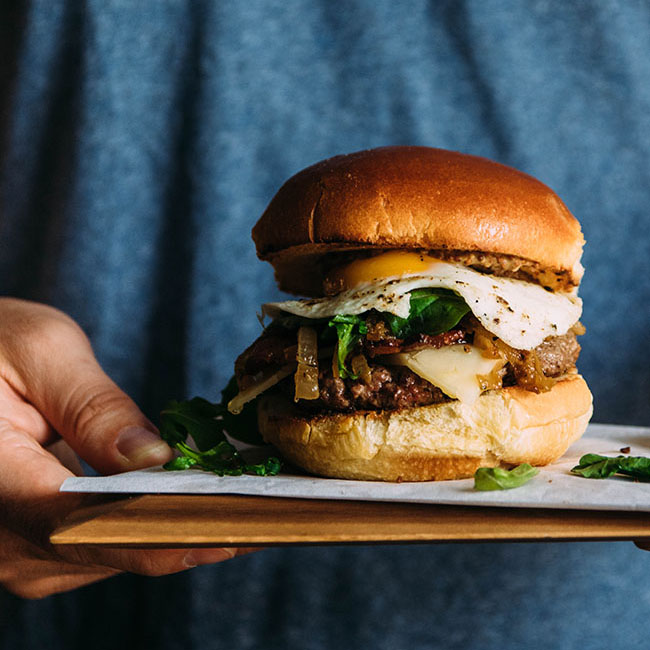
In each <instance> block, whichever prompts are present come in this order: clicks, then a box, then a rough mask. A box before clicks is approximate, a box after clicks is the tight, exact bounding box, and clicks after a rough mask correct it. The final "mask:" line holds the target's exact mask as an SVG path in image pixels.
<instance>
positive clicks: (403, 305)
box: [262, 254, 582, 350]
mask: <svg viewBox="0 0 650 650" xmlns="http://www.w3.org/2000/svg"><path fill="white" fill-rule="evenodd" d="M387 255H388V254H387ZM393 255H394V254H393ZM382 257H383V256H378V257H377V260H379V261H375V262H373V264H374V267H372V265H370V266H369V263H367V264H366V267H365V268H364V267H363V266H362V267H360V268H359V269H357V270H356V271H355V270H354V269H352V270H350V269H349V268H348V267H346V268H348V272H347V274H346V273H345V270H344V275H345V277H344V278H343V279H344V280H345V281H346V282H351V283H355V282H356V281H360V280H361V279H365V280H367V279H368V278H369V277H371V278H374V276H375V275H376V274H377V273H378V272H379V271H381V272H384V271H386V270H388V269H390V268H391V267H392V268H394V266H395V263H397V260H395V259H393V260H391V264H387V265H385V266H384V267H383V268H378V265H380V264H381V258H382ZM416 257H417V258H418V261H417V262H416V263H413V264H412V265H411V266H412V268H413V270H412V272H410V273H409V272H407V273H404V274H401V275H399V276H394V277H385V278H381V279H378V278H377V279H373V281H372V282H368V281H365V282H362V283H361V284H356V286H353V287H352V288H350V289H347V290H345V291H342V292H341V293H339V294H337V295H335V296H332V297H328V298H315V299H312V300H287V301H284V302H273V303H267V304H265V305H263V306H262V313H263V314H264V315H267V316H270V317H271V318H276V317H277V316H279V315H281V314H282V313H289V314H294V315H296V316H302V317H304V318H331V317H332V316H335V315H336V314H348V315H354V314H362V313H364V312H366V311H369V310H371V309H376V310H377V311H380V312H389V313H391V314H395V315H396V316H401V317H402V318H406V317H407V316H408V314H409V309H410V301H411V298H410V295H409V292H410V291H413V290H414V289H422V288H429V287H430V288H440V289H450V290H451V291H453V292H454V293H456V294H458V295H460V296H462V298H463V299H464V300H465V302H466V303H467V305H468V306H469V308H470V309H471V311H472V313H473V314H474V315H475V316H476V318H478V320H479V321H480V322H481V324H482V325H483V327H485V329H486V330H488V332H491V333H492V334H494V335H495V336H497V337H499V338H500V339H501V340H502V341H504V342H505V343H507V344H508V345H510V346H511V347H513V348H516V349H518V350H532V349H533V348H535V347H537V346H538V345H539V344H540V343H541V342H542V341H543V340H544V339H545V338H547V337H548V336H560V335H562V334H566V332H567V331H568V330H569V328H570V327H572V326H573V325H574V324H575V323H576V322H577V321H578V319H579V318H580V314H581V313H582V301H581V300H580V298H578V297H577V296H576V295H574V294H570V293H560V292H556V293H553V292H551V291H547V290H546V289H544V288H543V287H541V286H539V285H537V284H533V283H531V282H524V281H523V280H514V279H512V278H503V277H497V276H494V275H487V274H485V273H479V272H478V271H474V270H473V269H470V268H468V267H466V266H463V265H462V264H453V263H448V262H442V261H439V260H435V259H434V258H427V257H426V256H425V257H424V260H426V261H427V262H428V266H427V269H426V270H423V269H422V268H421V266H420V263H421V261H420V259H419V256H417V255H416ZM370 259H371V260H372V259H374V258H370ZM364 262H366V261H365V260H364Z"/></svg>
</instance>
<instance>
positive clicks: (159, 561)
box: [57, 546, 238, 576]
mask: <svg viewBox="0 0 650 650" xmlns="http://www.w3.org/2000/svg"><path fill="white" fill-rule="evenodd" d="M57 553H58V554H59V555H60V556H61V557H62V558H63V559H64V560H65V561H66V562H68V563H78V564H81V565H86V566H89V565H94V566H102V567H110V568H113V569H118V570H120V571H128V572H129V573H137V574H138V575H143V576H163V575H168V574H170V573H178V572H179V571H185V570H186V569H191V568H194V567H197V566H203V565H206V564H215V563H217V562H223V561H224V560H230V559H232V558H233V557H235V556H236V555H238V549H235V548H195V549H111V548H101V547H92V546H66V547H59V548H57Z"/></svg>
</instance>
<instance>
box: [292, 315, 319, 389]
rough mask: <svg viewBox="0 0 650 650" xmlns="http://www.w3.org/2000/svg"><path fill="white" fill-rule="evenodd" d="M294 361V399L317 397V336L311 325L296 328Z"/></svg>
mask: <svg viewBox="0 0 650 650" xmlns="http://www.w3.org/2000/svg"><path fill="white" fill-rule="evenodd" d="M296 361H297V362H298V367H297V368H296V374H295V376H294V380H295V385H296V390H295V393H294V400H295V401H296V402H297V401H298V400H299V399H318V396H319V394H320V393H319V390H318V338H317V336H316V330H315V329H314V328H313V327H301V328H299V329H298V351H297V352H296Z"/></svg>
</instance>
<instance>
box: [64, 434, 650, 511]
mask: <svg viewBox="0 0 650 650" xmlns="http://www.w3.org/2000/svg"><path fill="white" fill-rule="evenodd" d="M624 447H630V448H631V451H630V455H633V456H650V428H642V427H624V426H616V425H606V424H590V425H589V428H588V429H587V432H586V433H585V435H584V436H583V437H582V438H581V439H580V440H579V441H578V442H576V443H575V444H574V445H573V446H572V447H571V448H570V449H569V450H568V451H567V453H566V454H565V455H564V456H563V457H562V458H561V459H560V460H559V461H557V462H556V463H554V464H552V465H549V466H548V467H544V468H541V471H540V473H539V475H538V476H536V477H535V478H534V479H532V480H531V481H530V482H529V483H527V484H526V485H524V486H522V487H519V488H516V489H512V490H500V491H494V492H477V491H475V490H474V489H473V485H474V481H473V479H464V480H459V481H439V482H427V483H381V482H374V481H346V480H338V479H326V478H315V477H312V476H298V475H291V474H280V475H278V476H273V477H263V476H225V477H219V476H215V475H214V474H211V473H209V472H205V471H202V470H186V471H180V472H167V471H165V470H163V469H162V468H160V467H157V468H152V469H146V470H140V471H137V472H128V473H125V474H119V475H117V476H106V477H75V478H69V479H68V480H66V481H65V483H64V484H63V485H62V486H61V491H62V492H95V493H105V494H106V493H110V494H249V495H259V496H274V497H299V498H306V499H349V500H361V501H403V502H411V503H433V504H452V505H475V506H479V505H482V506H504V507H521V508H531V507H532V508H569V509H577V510H627V511H645V512H650V483H642V482H641V483H640V482H635V481H634V480H632V479H627V478H618V477H615V478H609V479H605V480H595V479H585V478H581V477H579V476H573V475H572V474H570V473H569V470H570V469H571V468H572V467H573V466H574V465H577V464H578V460H579V458H580V456H582V455H583V454H586V453H597V454H603V455H606V456H617V455H619V454H620V453H621V452H620V449H621V448H624Z"/></svg>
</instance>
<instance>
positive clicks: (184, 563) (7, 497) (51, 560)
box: [0, 298, 237, 598]
mask: <svg viewBox="0 0 650 650" xmlns="http://www.w3.org/2000/svg"><path fill="white" fill-rule="evenodd" d="M73 452H76V454H78V455H79V456H80V457H81V458H83V459H84V460H85V461H86V462H88V463H89V464H90V465H91V466H93V467H94V468H95V469H97V470H98V471H100V472H102V473H105V474H113V473H117V472H123V471H128V470H133V469H138V468H142V467H147V466H151V465H157V464H160V463H164V462H165V461H167V460H169V459H170V458H171V455H172V454H171V450H170V449H169V447H168V446H167V445H166V444H165V443H164V442H162V441H161V440H160V438H159V437H158V435H157V434H156V429H155V427H154V426H153V425H152V424H151V422H149V421H148V420H147V419H146V418H145V417H144V415H143V414H142V413H141V412H140V410H139V409H138V407H137V406H136V405H135V404H134V403H133V401H132V400H131V399H130V398H129V397H128V396H127V395H126V394H124V393H123V392H122V391H121V390H120V389H119V388H118V387H117V386H116V385H115V383H113V382H112V381H111V380H110V379H109V377H108V376H107V375H106V374H105V373H104V372H103V371H102V369H101V368H100V367H99V365H98V363H97V361H96V360H95V357H94V355H93V352H92V349H91V347H90V343H89V342H88V339H87V338H86V336H85V335H84V333H83V332H82V331H81V329H80V328H79V327H78V325H77V324H76V323H75V322H74V321H73V320H71V319H70V318H68V317H67V316H66V315H65V314H63V313H61V312H60V311H57V310H56V309H53V308H51V307H47V306H45V305H40V304H36V303H30V302H25V301H20V300H13V299H10V298H0V584H1V585H3V586H4V587H6V588H7V589H8V590H9V591H11V592H13V593H15V594H18V595H20V596H24V597H27V598H39V597H42V596H47V595H49V594H52V593H56V592H60V591H66V590H68V589H73V588H75V587H79V586H81V585H84V584H88V583H90V582H94V581H96V580H100V579H102V578H106V577H108V576H111V575H114V574H115V573H119V572H120V571H130V572H133V573H139V574H143V575H149V576H157V575H164V574H168V573H174V572H177V571H182V570H183V569H187V568H189V567H191V566H196V565H199V564H208V563H212V562H218V561H220V560H224V559H227V558H231V557H233V556H234V555H235V554H236V553H237V550H236V549H193V550H189V551H188V550H187V549H185V550H182V549H180V550H153V551H152V550H146V551H145V550H115V549H101V548H90V547H70V548H67V547H64V548H57V547H54V546H52V545H51V544H50V543H49V539H48V538H49V534H50V532H51V531H52V530H53V528H54V527H55V526H56V525H57V524H58V523H59V522H60V521H61V520H62V518H63V517H64V516H65V515H66V514H67V513H68V512H70V511H71V510H72V509H73V508H74V507H75V505H76V503H77V502H78V497H75V496H74V495H65V494H60V493H59V487H60V486H61V484H62V483H63V481H64V480H65V479H66V478H68V477H69V476H72V475H73V472H74V471H75V466H76V467H77V468H78V462H77V461H76V457H75V454H74V453H73Z"/></svg>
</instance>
